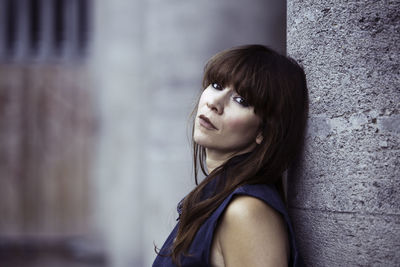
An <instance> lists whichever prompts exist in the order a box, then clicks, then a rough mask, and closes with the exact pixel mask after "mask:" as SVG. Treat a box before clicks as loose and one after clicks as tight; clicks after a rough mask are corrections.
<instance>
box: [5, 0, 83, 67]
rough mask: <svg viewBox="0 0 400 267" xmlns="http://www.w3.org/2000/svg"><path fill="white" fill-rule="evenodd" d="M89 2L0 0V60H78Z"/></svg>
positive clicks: (78, 0) (81, 54) (77, 0)
mask: <svg viewBox="0 0 400 267" xmlns="http://www.w3.org/2000/svg"><path fill="white" fill-rule="evenodd" d="M90 8H91V0H0V60H1V61H25V60H28V61H49V60H50V61H52V60H62V61H65V60H75V59H81V58H82V57H84V56H85V55H86V53H87V48H88V42H89V33H90V25H89V24H90Z"/></svg>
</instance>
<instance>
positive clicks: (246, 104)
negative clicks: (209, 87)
mask: <svg viewBox="0 0 400 267" xmlns="http://www.w3.org/2000/svg"><path fill="white" fill-rule="evenodd" d="M233 99H234V100H235V101H236V102H237V103H239V104H240V105H242V106H243V107H248V106H249V103H247V101H246V100H245V99H244V98H243V97H241V96H235V97H234V98H233Z"/></svg>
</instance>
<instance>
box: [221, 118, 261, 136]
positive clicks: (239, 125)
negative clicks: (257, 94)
mask: <svg viewBox="0 0 400 267" xmlns="http://www.w3.org/2000/svg"><path fill="white" fill-rule="evenodd" d="M227 126H228V127H229V129H231V130H232V131H233V132H238V133H239V132H240V133H242V132H248V133H251V132H253V131H256V130H257V129H258V121H257V120H256V119H254V118H248V117H239V118H237V117H236V118H231V119H230V120H228V121H227Z"/></svg>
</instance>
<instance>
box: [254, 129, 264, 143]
mask: <svg viewBox="0 0 400 267" xmlns="http://www.w3.org/2000/svg"><path fill="white" fill-rule="evenodd" d="M263 139H264V137H263V135H262V132H261V131H260V132H259V133H258V134H257V137H256V143H257V145H259V144H261V142H262V140H263Z"/></svg>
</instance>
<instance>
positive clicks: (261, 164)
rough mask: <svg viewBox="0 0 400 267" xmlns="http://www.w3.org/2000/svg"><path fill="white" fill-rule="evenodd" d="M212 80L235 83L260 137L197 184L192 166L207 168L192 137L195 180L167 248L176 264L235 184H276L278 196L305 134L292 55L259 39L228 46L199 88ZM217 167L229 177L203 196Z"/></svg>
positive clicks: (303, 100) (301, 90) (304, 100)
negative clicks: (245, 153)
mask: <svg viewBox="0 0 400 267" xmlns="http://www.w3.org/2000/svg"><path fill="white" fill-rule="evenodd" d="M214 82H216V83H219V84H220V85H222V87H225V86H230V87H232V88H234V89H235V90H236V91H237V92H238V94H239V95H241V96H242V97H244V98H245V99H246V101H247V102H248V103H249V104H250V105H251V106H253V107H254V112H255V113H256V114H257V115H259V116H260V117H261V118H262V125H261V127H262V133H263V140H262V142H261V144H259V145H257V147H256V148H255V149H254V150H253V151H252V152H251V153H250V154H249V156H248V157H246V158H245V159H244V160H243V161H241V162H239V163H237V164H234V165H232V166H230V167H229V168H226V166H227V165H229V163H230V160H228V161H227V162H226V163H225V164H223V165H222V166H219V167H218V168H216V169H215V170H213V171H212V172H211V173H210V174H209V175H208V176H207V177H206V178H205V179H204V180H203V181H202V182H201V183H200V184H198V179H197V172H198V167H199V165H200V168H201V170H202V171H203V173H204V174H206V170H205V169H206V167H205V157H206V152H205V148H204V147H201V146H200V145H198V144H196V143H195V142H193V148H194V158H193V161H194V170H195V180H196V184H197V186H196V188H194V189H193V190H192V191H191V192H190V193H189V194H188V195H187V196H186V197H185V199H184V200H183V204H182V214H181V216H180V223H179V228H178V232H177V235H176V239H175V241H174V243H173V245H172V248H171V257H172V260H173V262H174V263H175V264H177V265H180V255H182V254H185V255H187V253H188V250H189V247H190V244H191V242H192V240H193V239H194V237H195V235H196V232H197V231H198V229H199V228H200V226H201V225H202V224H203V223H204V221H205V220H206V219H207V218H208V217H209V216H210V215H211V214H212V212H214V211H215V209H216V208H217V207H218V206H219V205H220V204H221V203H222V202H223V200H224V199H225V198H226V197H227V196H228V195H229V194H230V193H231V192H232V191H233V190H235V189H236V188H237V187H239V186H242V185H245V184H275V185H277V187H278V190H279V191H280V194H281V196H282V198H283V189H282V174H283V172H284V171H285V170H286V169H287V168H288V167H289V165H290V164H291V163H292V162H293V160H294V158H295V157H296V155H297V154H298V152H299V150H300V149H301V146H302V143H303V142H302V141H303V139H304V129H305V125H306V120H307V112H308V92H307V85H306V78H305V74H304V71H303V69H302V68H301V67H300V66H299V65H298V64H297V63H296V62H295V61H294V60H293V59H291V58H289V57H286V56H283V55H280V54H278V53H277V52H275V51H273V50H272V49H270V48H268V47H265V46H262V45H246V46H240V47H235V48H232V49H228V50H225V51H222V52H220V53H218V54H216V55H215V56H213V57H212V58H211V59H210V60H209V61H208V63H207V64H206V66H205V69H204V77H203V89H204V88H206V87H207V86H208V85H209V84H211V83H214ZM195 110H196V109H195ZM193 114H195V112H194V113H193ZM222 172H226V177H228V181H229V182H225V183H224V184H222V185H219V186H218V190H216V192H213V194H212V195H211V196H210V197H208V198H206V199H202V194H203V191H204V188H205V187H206V186H207V185H208V184H209V183H210V182H211V181H212V180H213V178H215V177H216V176H218V175H220V174H221V173H222Z"/></svg>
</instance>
